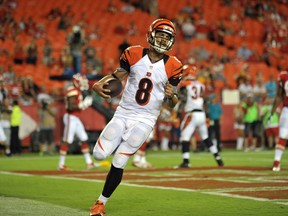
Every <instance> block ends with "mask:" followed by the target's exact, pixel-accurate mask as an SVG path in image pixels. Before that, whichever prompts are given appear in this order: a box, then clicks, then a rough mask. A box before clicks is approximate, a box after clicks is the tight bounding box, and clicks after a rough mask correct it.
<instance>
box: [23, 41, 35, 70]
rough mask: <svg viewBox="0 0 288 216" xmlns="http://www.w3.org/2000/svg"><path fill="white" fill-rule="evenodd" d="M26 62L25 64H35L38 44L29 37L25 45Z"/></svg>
mask: <svg viewBox="0 0 288 216" xmlns="http://www.w3.org/2000/svg"><path fill="white" fill-rule="evenodd" d="M25 51H26V63H27V64H33V65H36V64H37V59H38V46H37V44H36V42H35V39H31V40H30V42H29V43H28V45H27V47H26V50H25Z"/></svg>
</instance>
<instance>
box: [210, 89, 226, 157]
mask: <svg viewBox="0 0 288 216" xmlns="http://www.w3.org/2000/svg"><path fill="white" fill-rule="evenodd" d="M209 99H210V100H209V101H208V113H209V115H208V116H209V120H210V121H209V128H208V132H209V137H210V139H212V142H213V144H214V145H215V146H217V149H218V152H220V151H221V150H222V143H221V115H222V114H223V110H222V107H221V101H220V96H218V95H215V94H211V95H210V96H209Z"/></svg>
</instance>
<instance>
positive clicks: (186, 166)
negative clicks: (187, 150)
mask: <svg viewBox="0 0 288 216" xmlns="http://www.w3.org/2000/svg"><path fill="white" fill-rule="evenodd" d="M190 167H191V165H190V163H184V162H183V163H181V164H180V165H179V166H176V167H175V168H176V169H177V168H190Z"/></svg>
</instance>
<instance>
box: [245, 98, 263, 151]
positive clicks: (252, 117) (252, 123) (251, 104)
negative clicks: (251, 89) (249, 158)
mask: <svg viewBox="0 0 288 216" xmlns="http://www.w3.org/2000/svg"><path fill="white" fill-rule="evenodd" d="M241 106H242V110H243V113H244V123H245V130H244V136H245V137H244V151H249V149H250V148H249V137H250V135H251V136H252V144H251V149H252V150H254V151H255V150H256V147H257V138H258V131H257V130H258V125H257V124H258V116H259V115H258V113H259V110H258V104H257V103H256V102H255V101H254V98H253V94H252V93H249V94H248V95H247V97H246V100H245V101H243V102H242V104H241Z"/></svg>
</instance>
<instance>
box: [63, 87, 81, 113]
mask: <svg viewBox="0 0 288 216" xmlns="http://www.w3.org/2000/svg"><path fill="white" fill-rule="evenodd" d="M69 97H76V100H75V103H76V105H77V106H78V107H79V104H80V103H81V102H82V100H83V97H82V94H81V91H80V90H78V89H77V88H75V87H74V86H73V87H69V88H68V89H67V90H66V93H65V99H66V111H67V113H69V114H71V115H75V116H78V117H79V116H80V112H81V109H80V108H79V109H77V110H74V111H69V110H68V98H69Z"/></svg>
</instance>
